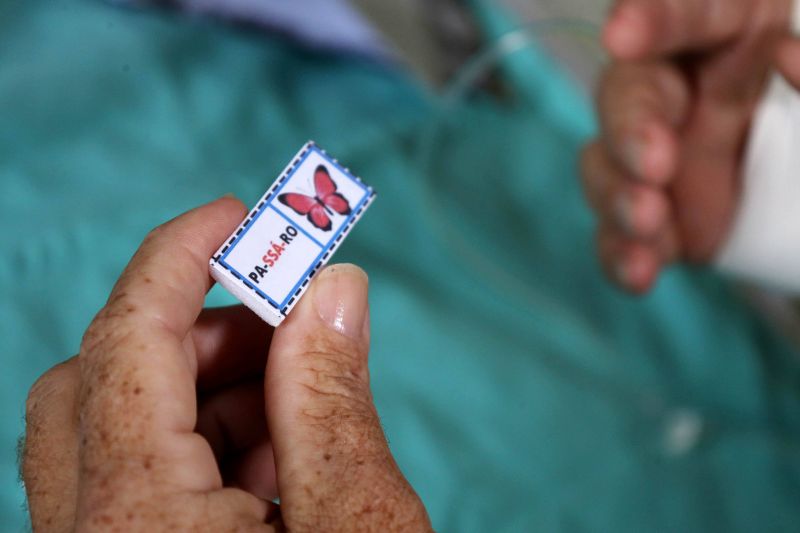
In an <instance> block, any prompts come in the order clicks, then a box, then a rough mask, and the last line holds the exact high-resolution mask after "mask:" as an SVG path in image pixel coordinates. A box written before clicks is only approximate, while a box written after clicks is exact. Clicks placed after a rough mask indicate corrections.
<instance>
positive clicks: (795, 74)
mask: <svg viewBox="0 0 800 533" xmlns="http://www.w3.org/2000/svg"><path fill="white" fill-rule="evenodd" d="M776 64H777V67H778V70H779V71H780V73H781V74H782V75H783V77H784V78H785V79H786V81H788V82H789V83H790V84H792V85H793V86H794V88H795V89H797V90H800V39H786V40H785V41H784V42H782V43H781V44H780V46H778V49H777V52H776Z"/></svg>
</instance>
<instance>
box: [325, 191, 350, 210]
mask: <svg viewBox="0 0 800 533" xmlns="http://www.w3.org/2000/svg"><path fill="white" fill-rule="evenodd" d="M322 202H323V203H324V204H325V205H327V206H328V207H330V208H331V209H333V210H334V211H336V212H337V213H339V214H340V215H349V214H350V203H349V202H348V201H347V199H345V197H344V196H342V195H341V194H340V193H338V192H335V193H333V194H329V195H328V196H325V197H323V198H322Z"/></svg>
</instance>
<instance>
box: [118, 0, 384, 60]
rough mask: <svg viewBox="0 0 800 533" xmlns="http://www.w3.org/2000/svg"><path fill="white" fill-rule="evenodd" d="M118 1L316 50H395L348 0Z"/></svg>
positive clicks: (370, 53)
mask: <svg viewBox="0 0 800 533" xmlns="http://www.w3.org/2000/svg"><path fill="white" fill-rule="evenodd" d="M109 1H112V2H115V3H118V4H127V5H134V6H149V5H159V4H170V5H175V6H176V7H178V8H180V9H182V10H185V11H186V12H188V13H191V14H195V15H208V16H214V17H219V18H221V19H224V20H230V21H233V22H238V23H244V24H248V25H252V26H255V27H259V28H262V29H267V30H269V31H272V32H276V33H283V34H285V35H287V36H290V37H293V38H294V39H296V40H297V41H298V42H299V43H302V44H303V45H306V46H309V47H311V48H317V49H330V50H335V51H338V52H343V53H350V54H358V55H362V56H364V57H372V58H375V59H382V60H387V59H389V58H391V57H392V55H393V54H392V51H391V49H390V47H389V46H388V45H387V44H386V42H385V41H384V40H383V38H382V37H381V36H380V35H379V34H378V32H377V31H375V29H374V28H373V27H372V26H371V25H370V23H369V22H368V21H367V20H366V19H364V17H362V16H361V15H360V13H359V12H358V11H357V10H355V9H354V8H353V7H352V6H351V5H350V2H348V1H347V0H291V1H290V2H287V1H286V0H169V1H164V0H109Z"/></svg>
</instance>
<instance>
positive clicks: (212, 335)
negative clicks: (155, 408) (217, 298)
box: [192, 305, 273, 392]
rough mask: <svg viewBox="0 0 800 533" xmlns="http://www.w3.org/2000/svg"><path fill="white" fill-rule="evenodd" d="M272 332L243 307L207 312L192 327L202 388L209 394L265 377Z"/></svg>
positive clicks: (205, 310)
mask: <svg viewBox="0 0 800 533" xmlns="http://www.w3.org/2000/svg"><path fill="white" fill-rule="evenodd" d="M272 331H273V328H272V327H270V326H269V325H267V324H266V323H265V322H264V321H263V320H261V319H260V318H259V317H258V315H256V314H255V313H253V312H252V311H250V310H249V309H247V308H246V307H244V306H242V305H236V306H232V307H222V308H218V309H204V310H203V311H202V312H201V313H200V316H199V317H198V319H197V322H196V323H195V325H194V327H193V328H192V340H193V341H194V346H195V350H196V357H197V367H198V369H197V387H198V389H200V390H201V391H204V392H208V391H211V390H215V389H218V388H224V387H226V386H228V385H230V384H232V383H234V382H237V381H241V380H243V379H247V378H251V377H255V376H263V375H264V369H265V368H266V365H267V351H268V350H269V343H270V339H271V338H272Z"/></svg>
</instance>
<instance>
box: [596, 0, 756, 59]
mask: <svg viewBox="0 0 800 533" xmlns="http://www.w3.org/2000/svg"><path fill="white" fill-rule="evenodd" d="M756 4H757V2H755V1H753V0H618V1H617V2H616V3H615V5H614V8H613V10H612V12H611V15H610V16H609V18H608V22H607V23H606V26H605V28H604V32H603V42H604V43H605V45H606V47H607V48H608V50H609V51H610V52H611V53H612V54H613V55H614V56H616V57H618V58H622V59H641V58H644V57H652V56H655V55H661V54H672V53H676V52H685V51H693V50H697V49H700V48H704V47H710V46H714V45H718V44H720V43H723V42H725V41H727V40H730V39H732V38H734V37H735V36H736V35H737V34H739V33H741V32H742V31H743V28H744V27H745V25H746V24H747V23H748V21H749V20H750V19H751V17H752V14H753V11H754V9H755V7H756Z"/></svg>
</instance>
